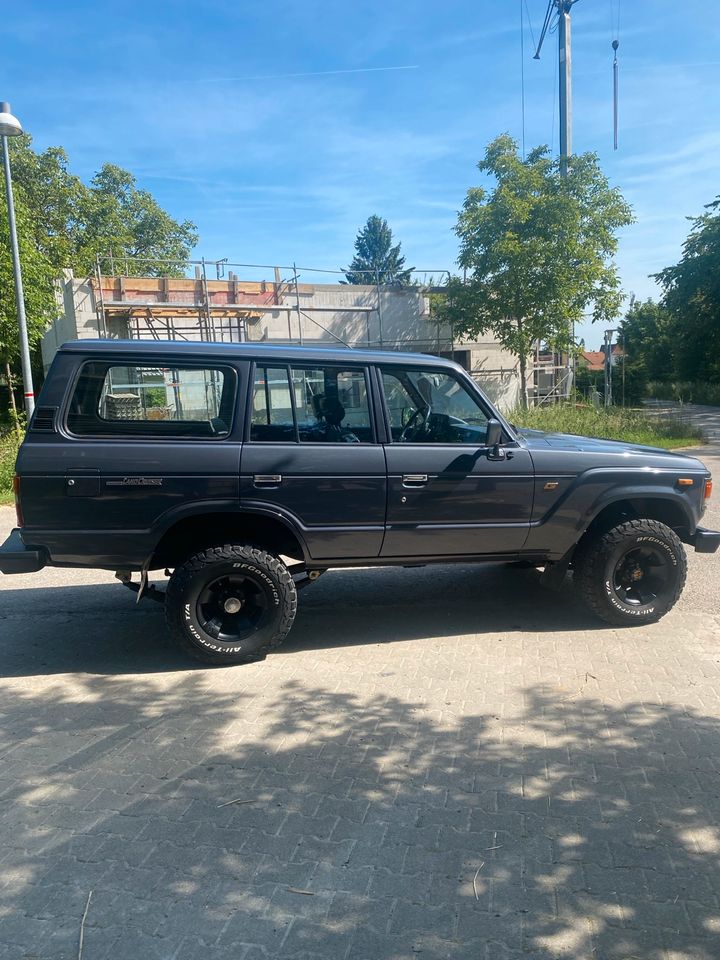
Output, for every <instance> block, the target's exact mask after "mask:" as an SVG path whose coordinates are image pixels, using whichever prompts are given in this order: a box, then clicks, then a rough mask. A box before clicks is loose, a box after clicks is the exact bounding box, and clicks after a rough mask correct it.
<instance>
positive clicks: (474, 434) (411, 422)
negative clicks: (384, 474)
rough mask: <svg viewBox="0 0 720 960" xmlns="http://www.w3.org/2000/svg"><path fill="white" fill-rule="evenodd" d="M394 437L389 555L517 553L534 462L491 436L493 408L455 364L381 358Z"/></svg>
mask: <svg viewBox="0 0 720 960" xmlns="http://www.w3.org/2000/svg"><path fill="white" fill-rule="evenodd" d="M378 380H379V383H380V387H381V390H382V392H383V396H384V405H385V411H386V417H387V420H388V428H389V433H390V437H391V440H390V442H389V443H387V445H386V447H385V453H386V458H387V469H388V508H387V531H386V535H385V540H384V543H383V547H382V556H385V557H418V556H458V555H479V554H501V553H513V552H516V551H518V550H520V549H521V548H522V547H523V545H524V543H525V540H526V539H527V536H528V533H529V529H530V518H531V514H532V503H533V486H534V479H533V465H532V460H531V458H530V455H529V454H528V452H527V451H526V450H524V449H522V447H520V446H519V445H518V444H516V443H509V444H505V445H503V446H502V447H501V448H500V450H499V451H495V450H492V449H489V448H488V447H487V446H486V445H485V433H486V428H487V421H488V418H489V416H491V415H492V413H493V411H492V409H491V408H489V407H486V406H485V404H484V403H483V401H482V399H481V398H480V396H479V394H478V393H477V392H476V391H475V390H474V389H473V386H472V385H471V384H468V383H467V381H466V380H464V379H463V378H462V377H461V376H460V375H459V374H456V373H455V372H454V371H453V370H452V369H450V368H447V367H435V368H433V367H431V366H428V367H427V368H426V369H423V368H419V367H418V366H416V365H414V364H413V365H407V366H402V365H400V364H392V365H388V366H386V367H381V368H380V370H379V378H378Z"/></svg>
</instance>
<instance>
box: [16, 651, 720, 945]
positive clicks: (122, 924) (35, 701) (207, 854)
mask: <svg viewBox="0 0 720 960" xmlns="http://www.w3.org/2000/svg"><path fill="white" fill-rule="evenodd" d="M270 662H271V661H268V664H269V663H270ZM287 662H288V661H287V660H283V661H281V663H283V664H284V663H287ZM249 669H250V670H251V673H246V672H243V670H239V671H238V670H228V671H224V672H223V673H219V672H214V673H207V674H201V673H196V674H189V675H184V676H181V677H179V678H178V682H177V683H176V684H175V685H174V686H173V687H172V688H171V689H167V688H163V687H161V686H160V685H159V683H158V682H157V681H156V680H154V679H153V678H151V677H141V678H129V679H124V678H117V677H116V678H106V677H74V678H72V685H66V686H61V685H60V683H59V682H57V684H56V685H55V686H53V684H52V682H49V683H48V686H47V688H46V689H45V691H44V693H43V695H42V696H41V697H39V698H38V697H37V696H36V695H35V693H34V692H33V691H32V690H30V689H24V688H23V687H22V686H20V685H17V684H15V685H9V684H8V685H6V688H5V691H4V697H3V706H2V709H3V714H4V718H3V719H4V722H3V727H2V737H3V741H4V742H3V744H2V756H3V758H4V761H3V773H2V786H3V789H2V801H1V802H2V806H3V810H2V824H3V828H2V829H3V838H2V839H3V845H2V863H1V864H0V867H1V869H2V876H3V880H4V882H5V886H4V887H3V889H2V897H1V899H0V911H2V912H1V913H0V943H4V944H6V954H3V953H2V951H1V948H0V956H4V955H7V956H13V957H19V956H22V953H20V952H18V951H20V950H23V951H25V952H26V955H27V956H33V955H37V956H41V957H42V958H43V960H59V958H61V957H70V956H75V953H74V952H73V951H76V950H77V934H78V929H79V923H80V918H81V916H82V912H83V909H84V906H85V903H86V899H87V894H88V891H89V890H92V891H93V898H92V904H91V909H90V910H89V913H88V919H87V923H86V927H85V949H84V953H83V960H100V958H106V957H113V960H118V958H124V957H142V958H143V960H152V958H162V960H168V958H170V957H172V958H175V960H189V958H191V957H192V958H197V957H202V958H203V960H218V958H220V957H224V958H229V957H235V958H242V960H258V958H260V957H265V956H267V957H273V958H285V957H287V958H304V960H313V958H320V957H322V958H326V960H327V958H344V960H417V958H418V957H421V958H422V960H434V958H441V957H442V958H447V960H450V958H452V960H464V958H468V960H470V958H472V960H478V958H485V960H491V958H492V960H510V958H520V957H524V958H528V957H531V958H533V960H556V958H559V957H572V958H573V960H577V958H586V957H587V958H590V957H595V958H603V960H610V958H623V960H629V958H632V957H635V958H642V960H667V957H668V956H672V957H673V958H674V960H690V958H692V960H700V958H702V960H711V958H713V957H717V955H718V942H720V941H718V935H719V934H720V910H719V909H718V900H717V897H718V894H719V893H720V880H719V874H718V866H719V865H720V863H719V861H720V830H719V829H718V826H717V824H718V813H719V812H720V799H718V792H719V791H718V789H717V782H718V781H717V774H718V769H717V768H718V764H719V763H720V761H719V760H718V757H720V743H719V742H718V735H719V728H718V720H717V719H716V718H714V717H709V716H704V715H702V714H701V713H699V712H697V711H695V710H693V709H689V708H681V707H676V706H673V705H669V704H665V705H659V704H657V703H653V704H651V703H640V702H638V703H620V702H603V701H602V700H600V699H597V698H596V697H594V696H591V695H589V694H588V693H587V690H586V689H585V690H579V691H577V692H576V693H575V694H572V693H569V694H568V693H567V691H566V692H565V694H563V695H560V693H559V691H558V689H557V688H553V689H550V688H544V687H541V686H537V687H533V688H530V689H526V690H525V691H523V696H522V706H519V707H518V709H517V712H510V710H509V709H508V711H507V712H503V713H502V714H499V713H494V712H493V711H492V709H491V708H490V707H489V701H488V684H490V683H492V677H490V676H489V675H488V673H487V672H484V671H483V670H482V668H481V667H479V668H478V669H477V670H476V671H475V672H474V673H470V672H469V671H468V670H467V664H466V663H464V662H461V660H460V658H457V660H455V661H452V662H446V663H441V664H440V665H439V669H445V670H447V671H448V672H452V671H454V672H457V671H462V672H463V674H464V675H466V676H467V682H466V684H465V685H464V688H463V698H464V703H465V704H468V703H475V704H477V705H478V707H479V709H478V712H477V713H476V714H474V715H472V716H469V715H467V709H466V708H461V710H460V711H458V709H457V707H456V706H454V705H453V704H451V703H446V702H445V701H444V700H443V699H441V698H438V697H437V695H436V696H435V699H430V698H427V697H423V695H422V693H421V692H416V693H415V694H414V695H413V696H408V695H407V693H401V692H400V691H407V689H408V688H409V687H410V686H411V684H412V680H411V678H403V679H402V680H397V681H396V682H393V681H390V683H388V684H385V685H383V684H382V682H381V681H378V679H377V677H376V676H374V675H373V676H367V677H364V676H363V675H362V674H359V675H358V676H356V677H355V678H348V682H347V684H345V685H344V686H345V687H347V688H348V689H342V690H338V689H337V688H336V687H335V688H332V689H330V688H326V687H325V686H323V684H322V683H312V682H301V681H299V680H296V679H289V680H288V681H287V682H286V683H285V684H284V685H283V686H282V689H281V690H280V691H279V692H278V690H277V688H276V689H275V690H274V691H272V692H271V691H270V689H269V688H267V687H266V686H265V685H264V684H263V682H262V673H261V672H260V671H262V670H263V669H267V668H266V667H264V666H262V665H261V666H258V667H257V668H249ZM211 678H212V680H213V683H212V684H211V683H210V679H211ZM455 680H456V682H457V677H455ZM503 682H504V684H505V686H506V687H507V688H508V690H509V693H511V694H512V695H513V700H512V702H513V703H514V704H518V703H519V700H518V696H517V693H518V691H516V690H513V689H512V686H511V684H508V682H507V680H504V681H503ZM490 702H492V701H490ZM496 702H500V703H501V702H502V700H500V701H496ZM484 704H488V707H487V708H485V707H483V705H484ZM230 801H249V802H242V803H241V802H234V803H233V802H230ZM221 804H225V805H223V806H221ZM13 951H14V952H13Z"/></svg>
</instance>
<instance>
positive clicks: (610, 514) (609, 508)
mask: <svg viewBox="0 0 720 960" xmlns="http://www.w3.org/2000/svg"><path fill="white" fill-rule="evenodd" d="M627 520H657V521H658V522H659V523H664V524H665V526H667V527H670V529H671V530H673V531H674V532H675V533H676V534H677V535H678V536H679V537H680V539H681V540H684V541H687V539H688V538H689V537H690V536H691V534H692V532H693V530H694V529H695V523H694V520H693V517H692V513H691V512H690V510H689V509H688V507H687V505H686V504H685V503H684V501H683V500H682V499H681V498H680V497H677V496H668V494H667V492H663V493H651V492H648V491H642V492H638V493H635V492H632V493H628V494H626V495H625V496H621V497H617V498H616V499H613V500H611V501H610V502H606V503H604V504H602V505H600V507H599V509H597V511H596V512H595V514H594V515H593V516H592V519H591V520H590V522H589V523H588V524H587V526H586V527H585V529H584V530H583V531H582V534H581V536H580V537H579V538H578V540H577V542H576V543H575V547H574V550H576V549H577V548H578V547H579V546H580V544H581V543H582V542H583V541H584V540H586V539H587V538H588V537H589V536H593V535H596V534H600V535H602V534H603V533H606V532H607V531H608V530H610V529H612V527H615V526H617V525H618V524H619V523H624V522H625V521H627ZM574 550H573V552H574Z"/></svg>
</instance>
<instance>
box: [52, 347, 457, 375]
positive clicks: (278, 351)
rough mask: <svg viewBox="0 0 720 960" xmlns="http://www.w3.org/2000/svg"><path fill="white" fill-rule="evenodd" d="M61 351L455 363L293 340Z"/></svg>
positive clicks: (68, 350)
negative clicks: (301, 343) (302, 344)
mask: <svg viewBox="0 0 720 960" xmlns="http://www.w3.org/2000/svg"><path fill="white" fill-rule="evenodd" d="M60 351H61V352H62V353H82V354H85V355H87V356H91V355H92V356H95V355H101V356H104V357H106V356H108V355H110V356H113V355H116V354H128V353H130V354H133V353H141V354H145V355H148V354H150V355H153V354H163V355H164V356H167V355H171V356H177V357H178V358H179V357H187V358H188V359H197V358H198V357H202V358H206V357H207V358H212V359H213V360H223V359H225V360H230V359H239V360H262V359H267V358H272V359H274V360H278V361H279V360H290V361H292V360H296V361H307V360H313V361H315V360H318V361H323V360H325V361H327V360H330V361H333V360H334V361H345V362H347V363H406V362H407V361H408V360H410V361H413V362H416V363H425V364H427V363H428V362H430V363H432V364H433V366H435V365H437V366H445V367H453V368H455V369H457V364H455V363H454V362H453V361H452V360H446V359H444V358H442V357H436V356H433V355H431V354H427V353H406V352H405V351H395V350H355V349H351V348H349V347H325V346H323V347H299V346H294V345H291V344H277V343H273V344H268V343H263V342H259V343H258V342H252V343H211V342H208V341H183V340H70V341H69V342H68V343H64V344H63V345H62V346H61V347H60Z"/></svg>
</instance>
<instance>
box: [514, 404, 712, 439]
mask: <svg viewBox="0 0 720 960" xmlns="http://www.w3.org/2000/svg"><path fill="white" fill-rule="evenodd" d="M509 419H510V421H511V422H512V423H515V424H517V425H518V426H519V427H532V428H533V429H535V430H547V431H549V432H551V433H573V434H576V435H578V436H582V437H599V438H601V439H604V440H625V441H627V442H628V443H642V444H645V445H646V446H650V447H664V448H665V449H666V450H672V449H673V448H674V447H691V446H693V445H695V444H698V443H701V442H702V439H703V435H702V431H701V430H699V429H698V428H697V427H694V426H693V425H692V424H689V423H686V422H684V421H683V420H681V419H680V418H677V419H676V418H665V417H657V416H652V415H651V414H647V413H644V412H643V411H641V410H627V409H623V408H622V407H611V408H610V409H609V410H605V409H604V408H601V409H600V410H596V409H595V408H594V407H589V406H585V405H581V404H578V405H575V404H569V403H568V404H556V405H555V406H546V407H533V408H532V409H530V410H521V409H516V410H513V412H512V413H511V414H510V417H509Z"/></svg>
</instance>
